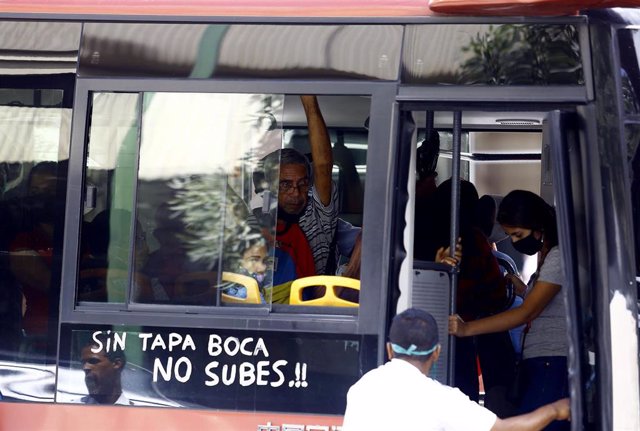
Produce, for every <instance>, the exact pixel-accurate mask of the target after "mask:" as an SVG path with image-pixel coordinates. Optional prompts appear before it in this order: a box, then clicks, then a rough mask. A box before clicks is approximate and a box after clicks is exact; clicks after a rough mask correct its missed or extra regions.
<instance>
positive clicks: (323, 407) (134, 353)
mask: <svg viewBox="0 0 640 431" xmlns="http://www.w3.org/2000/svg"><path fill="white" fill-rule="evenodd" d="M63 334H64V337H63V338H62V340H61V347H60V370H59V378H58V385H57V395H56V401H57V402H65V403H84V404H114V403H115V404H124V405H130V406H158V407H183V408H211V409H228V410H245V411H255V410H260V411H267V412H282V411H287V412H291V413H323V414H337V415H340V414H342V413H344V409H345V403H346V398H345V396H344V395H345V394H346V392H347V390H348V389H349V387H350V385H352V384H353V383H355V381H356V380H357V379H358V377H359V376H360V373H361V370H362V369H371V368H373V367H375V359H374V358H375V357H376V351H377V347H376V340H375V338H376V337H374V336H361V335H331V334H310V333H305V332H297V333H295V334H291V333H284V332H274V331H259V332H258V331H250V330H206V329H176V328H159V327H145V328H129V327H122V326H119V327H88V326H84V327H75V326H74V327H73V328H69V327H68V326H67V325H65V327H64V328H63ZM329 352H330V354H327V353H329ZM114 365H115V366H114ZM336 425H338V424H336Z"/></svg>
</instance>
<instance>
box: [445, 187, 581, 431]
mask: <svg viewBox="0 0 640 431" xmlns="http://www.w3.org/2000/svg"><path fill="white" fill-rule="evenodd" d="M498 222H499V223H500V224H501V225H502V227H503V229H504V230H505V232H506V233H507V234H508V235H509V236H510V237H511V241H512V242H513V245H514V247H515V248H516V250H519V251H521V252H522V253H524V254H528V255H535V254H538V270H537V271H536V273H535V274H534V275H533V276H532V277H531V280H529V284H528V288H527V293H526V296H525V299H524V302H523V303H522V305H521V306H519V307H517V308H514V309H510V310H507V311H504V312H502V313H499V314H495V315H493V316H490V317H486V318H483V319H478V320H472V321H465V320H464V319H463V318H462V317H461V316H460V315H454V316H451V317H450V318H449V333H451V334H453V335H456V336H458V337H470V336H474V335H479V334H490V333H496V332H501V331H505V330H508V329H512V328H515V327H517V326H519V325H522V324H524V323H527V324H528V326H529V329H528V331H527V333H526V335H525V339H524V348H523V361H522V363H521V367H522V368H521V370H520V374H519V377H520V378H522V380H521V385H520V387H521V388H522V393H521V394H517V395H519V397H518V411H520V412H525V411H529V410H531V409H535V408H537V407H540V406H541V405H543V404H545V403H547V402H549V401H552V400H555V399H558V398H562V397H566V396H568V380H567V337H566V320H565V319H566V312H565V308H564V299H565V298H564V296H565V295H566V289H562V285H563V284H564V273H563V268H562V264H561V260H560V250H559V248H558V234H557V227H556V218H555V210H554V208H553V207H551V206H550V205H549V204H547V203H546V202H545V201H544V200H543V199H542V198H540V197H539V196H538V195H536V194H534V193H532V192H528V191H523V190H515V191H512V192H510V193H509V194H508V195H507V196H505V198H504V199H503V200H502V202H501V203H500V207H499V210H498ZM547 429H548V430H566V429H569V427H568V425H567V424H554V425H553V426H550V427H549V428H547Z"/></svg>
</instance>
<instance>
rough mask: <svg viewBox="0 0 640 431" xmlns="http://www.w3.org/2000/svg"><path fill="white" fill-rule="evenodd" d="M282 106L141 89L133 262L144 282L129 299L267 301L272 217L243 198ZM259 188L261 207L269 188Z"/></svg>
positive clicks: (276, 131)
mask: <svg viewBox="0 0 640 431" xmlns="http://www.w3.org/2000/svg"><path fill="white" fill-rule="evenodd" d="M282 109H283V96H275V95H267V94H173V93H147V94H145V100H144V114H143V120H142V123H143V128H142V144H141V148H140V163H139V171H138V192H137V208H136V209H137V217H138V220H139V223H140V224H139V226H138V227H137V228H136V230H137V236H136V243H135V247H134V250H135V253H134V265H135V267H136V268H143V272H144V274H145V275H146V277H147V278H148V280H147V281H148V283H147V284H142V283H141V284H138V285H136V286H135V288H134V292H133V300H134V301H140V302H169V303H180V304H192V305H219V304H225V305H228V304H253V305H256V304H261V303H268V302H270V297H268V296H269V294H267V297H265V292H266V291H265V289H267V288H268V287H270V285H271V276H270V273H271V267H272V264H273V259H272V255H273V251H272V250H271V249H270V247H269V244H268V241H267V239H268V238H272V237H273V236H274V234H275V224H274V222H273V221H271V220H265V221H264V222H263V223H261V222H260V221H261V220H262V219H261V218H258V217H256V216H255V215H254V213H253V212H252V211H251V205H250V203H251V201H252V200H255V199H257V198H258V195H257V194H256V187H255V185H254V181H253V179H254V174H255V173H257V172H258V166H259V161H260V159H262V158H263V157H264V156H265V155H267V154H268V153H270V152H271V151H273V150H276V149H278V148H280V146H281V145H282V130H281V124H282ZM276 165H277V163H276ZM276 169H277V166H276ZM265 192H266V193H264V197H265V198H266V202H264V204H263V205H266V208H267V209H268V208H269V207H270V206H271V205H274V204H275V202H276V201H275V200H273V201H272V199H277V190H270V189H267V190H265ZM143 233H144V234H143ZM143 239H146V241H143Z"/></svg>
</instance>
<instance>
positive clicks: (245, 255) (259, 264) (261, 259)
mask: <svg viewBox="0 0 640 431" xmlns="http://www.w3.org/2000/svg"><path fill="white" fill-rule="evenodd" d="M239 252H240V258H239V259H238V260H237V261H236V263H235V264H234V263H232V264H231V265H229V266H227V270H228V271H230V272H234V273H237V274H241V275H246V276H248V277H251V278H253V279H255V280H256V281H257V282H258V288H259V290H260V299H261V302H262V303H263V304H264V303H265V300H264V295H263V291H264V288H265V287H268V286H269V285H270V284H271V277H267V268H268V266H269V264H270V260H271V257H270V256H269V250H268V248H267V242H266V240H265V239H264V238H263V237H262V236H259V237H252V238H251V239H245V240H243V241H242V244H241V247H240V250H239ZM222 293H225V294H227V295H230V296H235V297H236V298H243V299H244V298H246V297H247V288H246V286H243V285H241V284H239V283H234V282H227V283H225V284H223V286H222Z"/></svg>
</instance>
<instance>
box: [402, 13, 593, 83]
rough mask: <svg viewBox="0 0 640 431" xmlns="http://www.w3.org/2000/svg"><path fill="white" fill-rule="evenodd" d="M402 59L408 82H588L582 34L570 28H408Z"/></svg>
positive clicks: (482, 25) (403, 76)
mask: <svg viewBox="0 0 640 431" xmlns="http://www.w3.org/2000/svg"><path fill="white" fill-rule="evenodd" d="M425 53H429V54H428V55H425ZM403 59H404V61H403V74H402V79H403V81H404V82H406V83H415V84H458V85H465V84H485V85H578V84H583V83H584V78H583V73H582V60H581V53H580V44H579V40H578V30H577V28H576V27H575V26H572V25H520V24H503V25H486V24H458V25H413V26H407V30H406V32H405V43H404V51H403Z"/></svg>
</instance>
